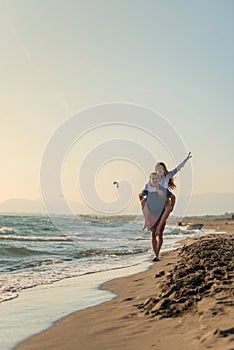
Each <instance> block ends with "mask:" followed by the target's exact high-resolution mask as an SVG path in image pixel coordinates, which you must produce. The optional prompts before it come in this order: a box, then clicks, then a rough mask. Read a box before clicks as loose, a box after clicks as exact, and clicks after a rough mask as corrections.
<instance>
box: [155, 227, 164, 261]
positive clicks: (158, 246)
mask: <svg viewBox="0 0 234 350" xmlns="http://www.w3.org/2000/svg"><path fill="white" fill-rule="evenodd" d="M156 240H157V244H156V254H155V255H156V257H157V258H158V257H159V252H160V249H161V247H162V244H163V234H162V233H159V235H157V236H156Z"/></svg>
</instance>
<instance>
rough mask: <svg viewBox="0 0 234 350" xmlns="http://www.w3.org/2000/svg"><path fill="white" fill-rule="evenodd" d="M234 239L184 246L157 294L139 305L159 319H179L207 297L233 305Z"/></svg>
mask: <svg viewBox="0 0 234 350" xmlns="http://www.w3.org/2000/svg"><path fill="white" fill-rule="evenodd" d="M233 253H234V238H233V236H229V237H228V238H227V236H223V237H218V236H217V237H215V238H209V237H208V238H204V237H203V238H201V239H198V240H197V241H196V242H195V243H193V244H191V245H188V246H184V247H183V248H182V249H181V251H180V253H179V261H178V262H177V264H176V265H175V266H174V268H173V269H171V270H170V271H169V272H168V273H166V275H165V276H164V272H163V271H161V273H159V274H157V275H156V276H155V277H161V276H163V282H162V283H161V285H160V291H159V293H158V295H156V296H155V297H152V298H148V299H147V300H146V301H145V302H144V303H142V304H140V305H138V308H140V309H141V310H143V311H144V312H145V314H147V315H150V316H159V318H167V317H177V316H180V315H182V314H183V313H184V312H186V311H187V310H191V308H193V307H196V304H197V302H199V301H201V300H202V299H203V298H204V297H206V296H214V297H215V299H216V300H217V302H218V303H219V304H220V305H222V304H225V305H228V306H233V305H234V302H233V292H234V284H233V260H234V259H233Z"/></svg>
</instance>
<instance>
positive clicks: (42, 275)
mask: <svg viewBox="0 0 234 350" xmlns="http://www.w3.org/2000/svg"><path fill="white" fill-rule="evenodd" d="M56 223H57V224H56ZM142 227H143V218H142V217H129V218H128V217H119V218H116V217H115V218H113V217H109V218H108V217H107V218H99V217H95V216H83V217H82V216H79V217H78V216H77V218H76V217H69V216H57V217H55V218H52V219H51V218H49V217H47V216H43V215H0V317H1V319H0V329H1V330H0V338H1V340H0V343H1V342H2V343H1V344H0V348H1V349H2V350H10V349H11V348H12V347H13V345H16V344H17V343H18V342H20V341H22V340H23V339H25V338H27V337H29V336H30V335H32V334H35V333H38V332H40V331H41V330H43V329H45V328H48V327H49V326H50V325H51V324H52V323H53V322H54V321H56V319H59V318H61V317H63V316H65V315H66V314H69V313H71V312H73V311H76V310H78V309H82V308H85V307H88V306H90V305H94V304H97V303H99V302H102V301H104V300H107V299H111V298H113V294H110V293H109V295H106V296H104V297H100V296H99V293H100V290H99V289H98V286H99V285H100V284H101V283H103V282H105V281H106V280H108V279H112V278H114V277H116V276H117V277H121V276H124V275H126V274H132V273H136V272H140V271H143V270H145V269H147V268H148V267H149V266H150V264H151V259H152V256H153V254H152V249H151V245H150V234H149V232H148V231H143V230H142ZM207 233H212V232H211V230H208V231H204V230H186V229H181V228H180V227H178V226H177V225H171V226H170V225H168V226H166V228H165V231H164V243H163V248H162V251H168V250H173V249H176V248H177V247H178V246H179V242H180V241H181V240H183V239H185V238H188V237H197V236H201V235H204V234H207ZM85 281H86V282H85ZM87 281H88V282H87ZM91 281H94V282H95V283H94V285H92V286H91V290H90V289H89V288H90V282H91ZM72 285H73V288H72V290H74V285H75V286H76V288H78V289H79V286H80V287H82V295H83V296H84V295H85V296H86V297H85V298H83V299H82V302H81V299H80V303H79V302H78V301H79V300H78V299H79V298H80V297H79V294H77V292H76V294H74V295H72V296H70V297H69V304H66V303H64V307H63V306H61V305H63V297H62V296H61V299H60V300H59V301H58V303H59V307H58V303H57V306H56V305H55V306H54V309H53V308H52V304H53V302H52V301H53V300H54V297H53V296H52V297H51V300H52V301H50V302H47V301H45V299H44V302H43V303H42V306H40V310H39V308H38V310H37V308H36V306H35V308H34V309H31V306H30V310H31V313H32V314H33V315H34V316H35V315H37V316H35V317H37V322H36V324H34V325H33V322H32V317H31V319H30V312H28V314H27V320H28V321H27V320H25V319H24V318H23V314H24V313H25V312H22V310H23V311H25V307H26V306H25V305H26V304H27V303H28V302H29V303H30V300H33V297H35V295H37V297H36V298H38V299H39V294H33V291H37V292H38V290H39V291H40V292H41V294H43V297H44V298H45V295H46V292H52V291H53V292H54V291H55V288H56V286H61V287H63V288H64V286H66V288H68V289H67V290H69V287H71V286H72ZM48 286H49V287H48ZM52 287H53V288H52ZM78 289H77V290H78ZM86 289H87V290H86ZM88 289H89V290H88ZM24 291H25V293H23V292H24ZM64 291H65V289H64ZM26 292H27V293H26ZM56 295H57V296H58V292H57V294H56ZM87 296H89V297H87ZM30 298H31V299H30ZM48 298H49V293H48ZM21 299H22V300H21ZM64 299H65V297H64ZM67 299H68V298H67ZM23 300H24V303H26V304H25V305H24V304H23ZM76 301H77V303H76ZM1 306H2V307H1ZM3 306H4V307H3ZM43 307H44V308H46V309H47V313H48V312H49V311H48V310H50V308H51V310H52V309H53V310H52V311H51V314H52V315H51V314H50V315H48V314H47V316H46V314H45V310H44V311H43ZM1 309H2V310H1ZM20 310H21V311H20ZM55 310H56V311H55ZM59 310H60V311H61V312H60V311H59ZM16 311H17V315H18V316H17V320H16V318H15V315H14V313H16ZM37 313H38V314H37ZM40 313H41V314H40ZM21 314H22V315H21ZM19 315H20V316H19ZM40 317H41V322H40ZM46 317H48V320H46V319H45V318H46ZM4 318H5V319H4ZM27 322H29V323H30V327H29V325H28V324H27ZM34 323H35V322H34ZM3 325H4V326H3ZM20 326H21V328H22V330H21V331H19V329H20ZM14 327H15V331H14ZM16 329H18V333H17V331H16ZM11 335H12V336H11Z"/></svg>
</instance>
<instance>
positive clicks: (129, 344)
mask: <svg viewBox="0 0 234 350" xmlns="http://www.w3.org/2000/svg"><path fill="white" fill-rule="evenodd" d="M188 222H189V223H190V224H195V223H202V224H203V225H204V227H205V228H207V229H209V228H210V229H215V230H217V231H219V232H226V233H220V234H215V235H207V236H205V237H201V238H197V239H189V240H187V241H186V242H183V243H182V247H181V248H179V249H177V250H175V251H172V252H166V253H163V254H162V255H161V259H160V261H159V262H156V263H155V264H154V265H152V266H151V268H150V269H149V270H148V271H146V272H141V273H138V274H136V275H132V276H128V277H123V278H118V279H115V280H111V281H109V282H107V283H105V284H104V285H102V287H101V288H102V289H105V290H110V291H113V292H114V293H115V294H116V295H117V296H116V298H114V299H113V300H111V301H108V302H105V303H102V304H99V305H97V306H94V307H90V308H88V309H85V310H81V311H78V312H75V313H73V314H71V315H69V316H68V317H65V318H64V319H62V320H60V321H58V322H57V323H56V324H55V325H54V326H53V327H51V328H50V329H48V330H46V331H45V332H43V333H41V334H38V335H35V336H33V337H32V338H30V339H28V340H27V341H25V342H23V343H21V344H20V345H19V346H18V347H16V348H15V349H17V350H41V349H46V350H49V349H58V350H77V349H81V350H94V349H95V350H96V349H98V350H107V349H108V350H112V349H113V350H115V349H125V350H133V349H134V350H138V349H139V350H140V349H141V350H142V349H144V350H148V349H157V350H168V349H174V350H177V349H178V350H179V349H180V350H183V349H184V350H194V349H197V350H200V349H201V350H202V349H220V350H223V349H227V350H231V349H234V341H233V340H234V324H233V317H232V316H233V304H234V297H233V246H234V243H233V242H234V234H233V228H234V220H212V221H211V220H208V221H206V220H199V221H197V222H196V221H194V220H193V222H191V220H190V221H188ZM185 223H186V221H185Z"/></svg>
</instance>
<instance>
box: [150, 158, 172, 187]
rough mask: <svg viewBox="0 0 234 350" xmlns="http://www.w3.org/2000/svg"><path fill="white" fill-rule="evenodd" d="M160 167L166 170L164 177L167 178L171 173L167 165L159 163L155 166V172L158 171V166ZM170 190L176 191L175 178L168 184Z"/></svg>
mask: <svg viewBox="0 0 234 350" xmlns="http://www.w3.org/2000/svg"><path fill="white" fill-rule="evenodd" d="M158 165H161V166H162V167H163V169H164V175H165V176H166V175H167V174H168V173H169V171H168V169H167V167H166V164H165V163H163V162H159V163H157V164H156V165H155V171H157V166H158ZM168 188H169V190H174V189H175V188H176V184H175V183H174V179H173V177H171V178H170V180H169V182H168Z"/></svg>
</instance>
